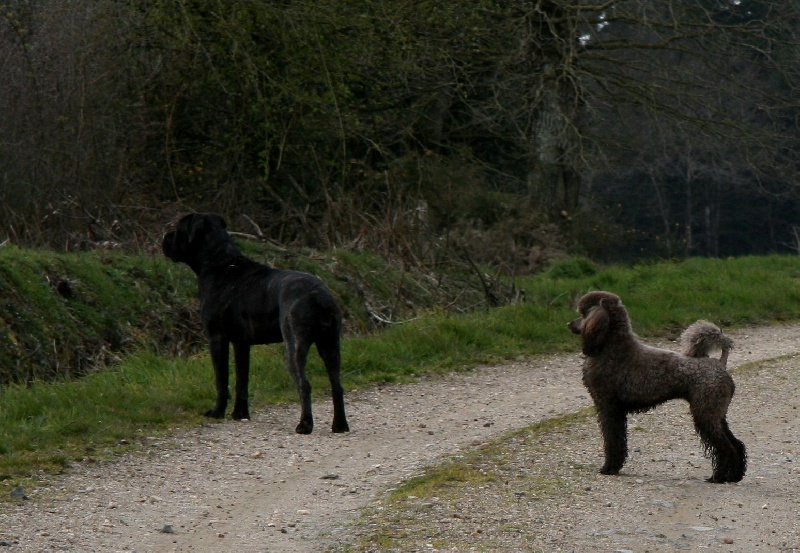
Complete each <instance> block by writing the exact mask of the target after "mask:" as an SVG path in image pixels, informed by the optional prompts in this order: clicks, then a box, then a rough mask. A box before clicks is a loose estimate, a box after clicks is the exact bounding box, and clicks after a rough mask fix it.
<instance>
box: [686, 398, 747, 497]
mask: <svg viewBox="0 0 800 553" xmlns="http://www.w3.org/2000/svg"><path fill="white" fill-rule="evenodd" d="M693 415H694V413H693ZM701 415H702V413H701ZM694 425H695V429H696V430H697V433H698V435H699V436H700V439H701V440H702V441H703V446H704V447H705V450H706V454H707V455H708V457H710V458H711V465H712V467H713V473H712V475H711V477H710V478H708V481H709V482H712V483H715V484H723V483H726V482H739V481H740V480H741V479H742V478H744V474H745V471H746V470H747V453H746V450H745V446H744V444H743V443H742V442H741V441H739V440H738V439H737V438H736V437H735V436H734V435H733V433H732V432H731V431H730V429H729V428H728V422H727V421H726V420H725V418H721V419H717V420H716V421H714V420H708V419H707V418H702V417H701V416H697V415H696V416H695V422H694Z"/></svg>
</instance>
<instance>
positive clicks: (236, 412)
mask: <svg viewBox="0 0 800 553" xmlns="http://www.w3.org/2000/svg"><path fill="white" fill-rule="evenodd" d="M233 361H234V363H235V364H236V398H235V399H234V400H233V418H234V419H235V420H243V419H249V418H250V403H249V400H248V392H247V386H248V382H249V380H250V346H249V345H247V344H233Z"/></svg>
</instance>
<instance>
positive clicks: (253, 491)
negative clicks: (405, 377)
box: [0, 325, 800, 552]
mask: <svg viewBox="0 0 800 553" xmlns="http://www.w3.org/2000/svg"><path fill="white" fill-rule="evenodd" d="M731 335H732V336H733V338H734V340H735V341H736V349H734V351H733V353H732V354H731V358H730V360H729V363H728V364H729V367H737V366H739V365H743V364H745V363H748V362H751V361H758V360H764V359H773V358H779V357H780V359H776V360H774V361H772V362H769V363H766V364H763V366H761V365H760V366H759V369H758V370H756V369H753V368H748V366H744V367H740V368H737V369H733V374H734V378H735V379H736V382H737V395H736V396H735V397H734V400H733V403H732V406H731V412H730V415H729V421H730V424H731V429H732V430H733V431H734V433H735V434H736V435H737V436H738V437H739V438H740V439H742V440H743V441H744V442H745V443H746V444H747V446H748V451H749V454H750V469H749V471H748V474H747V476H746V477H745V479H744V481H743V482H741V483H740V484H736V485H715V486H712V485H708V484H706V483H705V482H704V478H705V477H707V476H708V475H709V474H710V463H709V461H708V460H706V459H704V458H703V457H702V455H701V449H700V445H699V440H697V438H696V437H695V436H694V434H693V432H692V426H691V421H690V420H689V418H688V416H687V414H686V407H685V404H684V403H680V402H673V403H672V404H670V405H669V406H667V407H664V408H661V409H658V410H656V411H655V412H653V413H649V414H645V415H640V416H638V417H636V418H635V419H633V420H632V421H631V428H633V429H634V430H633V431H632V437H631V440H630V445H631V448H632V450H633V451H632V455H631V459H630V461H629V463H628V464H627V465H626V467H625V469H623V475H621V476H619V477H601V476H598V475H597V474H596V469H597V468H598V467H599V464H600V463H601V461H602V459H601V456H602V453H601V449H600V442H599V433H598V432H597V428H596V425H595V423H594V421H593V420H584V421H583V422H581V421H578V422H575V423H574V424H571V425H568V426H567V427H566V429H563V430H560V431H554V432H549V433H546V434H545V435H543V436H537V437H536V439H530V438H527V439H526V437H525V434H524V433H522V434H520V435H518V436H517V437H515V438H513V439H511V440H510V441H508V442H507V444H506V448H507V450H506V453H505V454H504V455H506V459H505V461H504V462H503V463H500V464H498V463H494V461H493V460H492V458H491V456H487V462H492V463H494V465H493V467H492V470H493V471H495V472H496V473H497V474H503V475H505V477H506V480H504V481H501V482H500V483H499V484H497V485H484V486H483V489H480V486H479V487H478V488H476V489H474V490H470V489H466V488H465V489H463V490H459V493H457V494H453V496H452V497H447V498H435V501H430V500H426V502H425V504H424V505H422V506H420V505H416V504H415V503H414V498H410V499H409V500H408V505H407V506H401V507H400V508H401V509H407V517H408V518H407V519H405V522H406V523H405V524H403V527H404V528H403V529H401V530H403V531H404V532H405V535H406V538H403V539H404V540H405V541H403V542H402V543H403V545H402V550H406V551H410V550H427V551H433V550H437V549H438V550H442V551H449V550H453V551H462V550H463V551H466V550H473V549H474V550H484V551H485V550H490V551H495V550H506V551H525V550H527V551H539V550H542V551H592V550H594V551H615V550H630V551H662V550H665V551H673V550H682V549H692V550H694V549H697V548H700V547H708V548H712V549H719V550H724V551H795V550H800V526H799V525H800V523H799V522H798V521H799V520H800V466H798V463H800V421H799V417H798V405H800V393H799V391H798V384H797V381H798V379H797V378H796V377H794V378H793V377H792V376H793V375H796V374H797V372H798V369H800V358H798V357H797V355H798V354H799V353H800V340H799V339H798V338H800V325H793V326H780V327H768V328H754V329H748V330H744V331H737V332H733V333H731ZM665 347H672V345H671V344H666V345H665ZM781 356H783V357H781ZM792 356H794V357H792ZM580 365H581V359H580V356H578V355H559V356H548V357H538V358H534V359H530V360H525V361H520V362H516V363H510V364H505V365H501V366H497V367H485V368H481V369H478V370H475V371H470V372H469V373H466V374H460V375H451V376H447V377H442V378H434V379H428V380H425V381H423V382H420V383H417V384H413V385H405V386H386V387H381V388H373V389H368V390H362V391H350V392H349V393H348V394H347V397H346V400H347V402H348V419H349V421H350V426H351V429H352V431H351V432H350V433H349V434H345V435H341V434H337V435H333V434H330V433H328V432H327V431H326V428H327V426H328V425H329V422H330V420H331V416H332V415H331V407H330V402H329V401H321V402H317V403H316V404H315V406H314V408H315V416H316V419H317V430H316V431H315V433H314V434H312V435H310V436H299V435H296V434H294V432H293V429H294V426H295V424H296V419H297V417H298V416H299V415H298V413H299V406H297V405H294V404H292V405H287V406H279V407H274V408H270V409H269V410H267V411H264V412H260V413H255V414H254V419H253V420H251V421H248V422H233V421H228V422H223V423H214V424H207V425H204V426H202V427H199V428H194V429H191V430H182V431H176V432H175V433H174V434H173V435H172V436H170V437H168V438H163V439H150V440H146V442H147V443H146V446H145V449H144V451H141V452H136V453H130V454H125V455H122V456H120V457H119V458H117V459H115V460H114V461H113V462H108V463H102V464H89V463H86V464H78V465H76V466H74V467H72V468H71V469H70V470H69V472H68V474H66V475H64V476H61V477H58V478H55V479H53V480H52V481H50V482H47V483H46V484H45V485H43V486H41V487H39V488H37V489H36V490H31V491H29V492H28V495H29V496H30V498H29V499H27V500H19V501H17V502H14V503H7V504H0V546H2V547H0V551H4V550H7V551H12V552H13V551H26V552H27V551H81V552H83V551H86V552H89V551H102V552H111V551H138V552H144V551H154V552H166V551H202V552H213V551H220V552H222V551H238V552H279V551H291V552H304V551H314V552H316V551H324V550H326V549H328V548H335V549H341V548H342V547H343V545H342V544H348V545H347V547H351V548H353V549H356V550H361V549H362V548H363V549H365V550H369V547H367V546H360V545H358V538H359V536H360V535H361V534H365V535H368V534H369V533H370V532H372V531H373V530H374V529H376V528H377V529H380V528H383V526H382V525H386V524H389V529H390V530H391V524H390V523H386V521H383V520H377V519H376V518H375V517H376V516H377V515H376V514H375V513H379V512H380V509H381V507H380V505H381V503H380V501H381V498H382V497H384V496H385V492H386V490H387V489H389V488H392V487H394V486H396V485H397V484H398V483H400V482H402V481H404V480H407V479H408V478H409V477H410V476H412V475H416V474H419V473H420V471H421V470H422V468H424V467H425V466H427V465H429V464H431V463H435V462H436V461H437V460H439V459H441V458H442V457H450V456H452V455H454V454H457V453H459V452H466V451H474V450H476V449H478V448H480V446H481V445H482V444H485V443H486V442H488V441H490V440H495V439H497V438H499V437H501V436H502V435H503V434H504V433H506V432H507V431H509V430H512V429H519V428H524V427H527V426H529V425H532V424H534V423H536V422H538V421H542V420H546V419H549V418H552V417H555V416H558V415H561V414H568V413H573V412H576V411H578V410H580V409H582V408H584V407H587V406H589V405H590V403H591V402H590V399H589V397H588V394H587V393H586V392H585V390H584V389H583V387H582V385H581V383H580ZM555 477H557V482H558V485H557V486H555V487H551V490H552V489H554V490H557V493H555V492H552V491H551V493H538V491H540V487H537V486H534V485H533V484H532V482H539V483H540V482H541V481H542V479H543V478H549V479H553V478H555ZM4 490H6V491H4ZM9 491H10V490H7V488H2V487H0V493H9ZM376 502H377V503H376ZM368 505H372V508H371V512H372V514H369V515H366V521H365V520H362V521H361V523H360V524H356V522H357V521H358V520H359V518H360V517H361V515H362V512H363V509H364V507H365V506H368ZM376 505H377V506H378V507H377V510H376V509H375V506H376ZM370 517H372V518H370ZM395 530H398V529H395ZM401 537H402V536H401ZM720 548H721V549H720Z"/></svg>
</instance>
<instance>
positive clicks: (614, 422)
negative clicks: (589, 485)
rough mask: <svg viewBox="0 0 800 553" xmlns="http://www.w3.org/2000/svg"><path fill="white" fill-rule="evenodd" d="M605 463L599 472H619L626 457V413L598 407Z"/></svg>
mask: <svg viewBox="0 0 800 553" xmlns="http://www.w3.org/2000/svg"><path fill="white" fill-rule="evenodd" d="M597 420H598V421H599V423H600V431H601V432H602V434H603V449H604V451H605V463H604V464H603V467H602V468H601V469H600V473H601V474H619V471H620V469H622V465H624V464H625V459H626V458H627V457H628V436H627V414H626V413H625V411H624V410H621V409H616V408H613V409H607V408H606V409H598V411H597Z"/></svg>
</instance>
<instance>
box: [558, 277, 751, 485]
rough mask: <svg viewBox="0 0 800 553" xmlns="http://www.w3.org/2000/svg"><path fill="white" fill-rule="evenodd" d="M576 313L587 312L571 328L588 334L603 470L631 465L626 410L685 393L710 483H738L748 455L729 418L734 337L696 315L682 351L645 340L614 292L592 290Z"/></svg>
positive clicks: (587, 379) (588, 382)
mask: <svg viewBox="0 0 800 553" xmlns="http://www.w3.org/2000/svg"><path fill="white" fill-rule="evenodd" d="M578 312H579V313H580V314H581V317H580V318H579V319H575V320H574V321H571V322H570V323H569V324H568V325H567V326H568V327H569V329H570V330H571V331H572V332H573V333H575V334H580V335H581V338H582V340H583V353H584V354H585V355H586V360H585V363H584V366H583V383H584V385H585V386H586V388H587V389H588V390H589V394H591V396H592V399H593V400H594V404H595V408H596V409H597V418H598V420H599V422H600V429H601V431H602V434H603V442H604V449H605V463H604V464H603V467H602V468H601V469H600V472H601V473H602V474H618V473H619V471H620V469H621V468H622V465H623V464H624V463H625V458H626V457H627V455H628V446H627V429H626V418H627V414H628V413H640V412H643V411H647V410H649V409H652V408H653V407H655V406H657V405H659V404H661V403H664V402H665V401H669V400H670V399H685V400H686V401H688V402H689V409H690V410H691V413H692V417H693V418H694V427H695V430H697V433H698V434H699V436H700V439H701V440H702V441H703V445H704V446H705V450H706V454H707V455H708V456H709V457H711V462H712V465H713V468H714V472H713V474H712V475H711V478H709V479H708V481H709V482H739V481H740V480H741V479H742V478H743V477H744V473H745V470H746V469H747V454H746V452H745V446H744V444H743V443H742V442H740V441H739V440H738V439H736V437H735V436H734V435H733V433H732V432H731V431H730V429H729V428H728V422H727V421H726V420H725V416H726V414H727V412H728V405H729V404H730V402H731V398H732V397H733V391H734V388H735V386H734V384H733V379H732V378H731V375H730V374H728V371H727V370H726V369H725V364H726V362H727V359H728V352H729V351H730V349H731V347H733V341H732V340H731V339H730V338H728V337H726V336H725V335H723V334H722V331H721V330H720V329H719V328H718V327H717V326H715V325H713V324H712V323H710V322H708V321H697V322H696V323H694V324H693V325H691V326H690V327H689V328H687V329H686V330H685V331H684V332H683V335H682V336H681V344H682V346H683V350H684V353H683V354H679V353H675V352H672V351H668V350H665V349H658V348H654V347H650V346H647V345H644V344H642V343H641V342H639V341H638V340H637V338H636V336H635V335H634V334H633V331H632V330H631V321H630V317H628V312H627V311H626V309H625V306H624V305H622V301H621V300H620V298H619V297H618V296H616V295H614V294H611V293H609V292H590V293H588V294H586V295H585V296H583V297H582V298H581V299H580V301H579V302H578ZM714 349H721V350H722V357H721V359H719V360H717V359H711V358H709V357H708V354H709V352H711V351H713V350H714Z"/></svg>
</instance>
